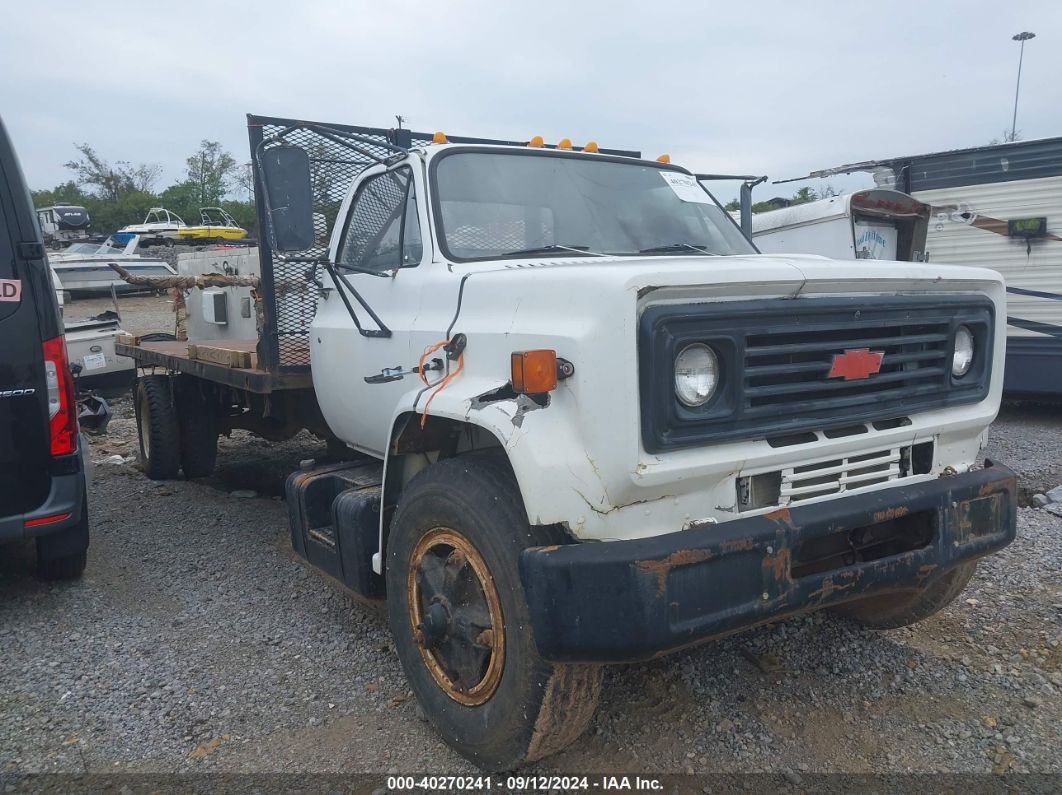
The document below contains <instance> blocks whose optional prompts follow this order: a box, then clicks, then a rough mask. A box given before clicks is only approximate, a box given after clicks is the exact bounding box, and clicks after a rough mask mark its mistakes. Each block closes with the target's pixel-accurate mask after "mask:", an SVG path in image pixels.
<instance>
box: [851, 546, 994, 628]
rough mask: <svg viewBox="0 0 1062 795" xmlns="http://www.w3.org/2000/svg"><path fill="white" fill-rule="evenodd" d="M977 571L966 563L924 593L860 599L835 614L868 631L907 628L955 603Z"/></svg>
mask: <svg viewBox="0 0 1062 795" xmlns="http://www.w3.org/2000/svg"><path fill="white" fill-rule="evenodd" d="M976 570H977V563H976V562H973V563H963V564H961V565H959V566H956V567H955V568H953V569H952V570H951V571H948V572H946V573H945V574H944V575H942V576H941V577H939V578H937V579H936V580H934V581H933V583H932V584H931V585H929V586H928V587H926V588H923V589H921V590H918V591H900V592H897V593H889V594H882V595H881V596H870V597H867V598H866V599H857V600H855V601H854V602H845V603H844V604H841V605H838V606H837V607H835V608H833V611H834V612H836V613H838V614H839V615H842V616H845V617H846V618H848V619H851V620H852V621H855V622H856V623H857V624H860V625H861V626H864V627H866V628H868V629H897V628H899V627H907V626H910V625H911V624H917V623H918V622H919V621H922V620H924V619H926V618H929V617H930V616H931V615H933V614H934V613H936V612H938V611H940V610H943V609H944V608H945V607H947V606H948V605H949V604H951V603H952V602H953V601H955V599H956V597H958V595H959V594H961V593H962V592H963V589H964V588H966V586H967V584H968V583H969V582H970V578H971V577H973V574H974V571H976Z"/></svg>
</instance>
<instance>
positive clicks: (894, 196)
mask: <svg viewBox="0 0 1062 795" xmlns="http://www.w3.org/2000/svg"><path fill="white" fill-rule="evenodd" d="M929 216H930V208H929V206H928V205H926V204H923V203H922V202H920V201H918V200H917V199H914V198H912V197H910V196H908V195H906V194H904V193H900V192H899V191H894V190H882V189H877V190H864V191H858V192H856V193H847V194H843V195H840V196H830V197H828V198H825V199H819V200H818V201H813V202H807V203H806V204H798V205H794V206H792V207H781V208H779V209H777V210H768V211H767V212H762V213H757V214H756V215H754V216H752V242H753V243H755V244H756V247H757V248H759V250H760V251H762V252H763V253H765V254H785V253H800V254H821V255H822V256H824V257H831V258H833V259H873V260H892V261H899V262H921V261H922V260H923V259H925V249H926V230H927V228H928V225H929Z"/></svg>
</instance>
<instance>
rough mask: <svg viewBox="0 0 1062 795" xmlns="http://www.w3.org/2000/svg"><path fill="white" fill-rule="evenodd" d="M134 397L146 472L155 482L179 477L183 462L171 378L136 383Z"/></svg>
mask: <svg viewBox="0 0 1062 795" xmlns="http://www.w3.org/2000/svg"><path fill="white" fill-rule="evenodd" d="M135 397H136V399H135V400H134V402H133V405H134V407H135V411H136V429H137V436H138V437H139V439H140V462H141V465H142V466H143V469H144V472H145V473H146V474H147V476H148V477H149V478H151V479H152V480H172V479H173V478H176V477H177V470H178V469H179V468H180V464H181V460H180V443H179V440H178V432H177V410H176V409H175V408H174V405H173V393H172V392H171V391H170V379H169V377H168V376H165V375H146V376H144V377H143V378H141V379H140V380H139V381H137V383H136V396H135Z"/></svg>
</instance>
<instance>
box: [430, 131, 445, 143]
mask: <svg viewBox="0 0 1062 795" xmlns="http://www.w3.org/2000/svg"><path fill="white" fill-rule="evenodd" d="M431 142H432V143H433V144H448V143H450V142H449V141H447V140H446V133H444V132H437V133H435V135H433V136H432V137H431Z"/></svg>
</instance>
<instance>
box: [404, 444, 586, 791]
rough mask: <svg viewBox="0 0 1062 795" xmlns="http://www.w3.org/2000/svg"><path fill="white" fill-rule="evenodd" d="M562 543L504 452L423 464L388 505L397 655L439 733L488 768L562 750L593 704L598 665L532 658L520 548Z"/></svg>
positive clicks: (583, 723)
mask: <svg viewBox="0 0 1062 795" xmlns="http://www.w3.org/2000/svg"><path fill="white" fill-rule="evenodd" d="M563 540H564V539H563V537H561V535H560V533H559V532H558V531H556V530H552V529H548V528H542V527H532V526H529V524H528V521H527V515H526V513H525V511H524V508H523V501H522V500H521V498H520V493H519V489H518V488H517V485H516V482H515V479H514V477H513V475H512V471H511V470H510V469H509V465H508V462H507V461H506V459H505V458H504V457H503V456H495V455H486V454H483V453H473V454H469V455H465V456H459V457H457V458H451V459H447V460H444V461H441V462H439V463H437V464H433V465H431V466H429V467H428V468H426V469H425V470H423V471H422V472H420V473H419V474H418V475H417V476H416V477H415V478H413V480H412V481H410V483H409V484H408V485H407V486H406V488H405V490H404V492H403V494H402V497H401V499H400V501H399V504H398V508H397V510H396V512H395V516H394V520H393V522H392V526H391V533H390V536H389V538H388V545H387V570H386V579H387V607H388V614H389V617H390V623H391V632H392V635H393V636H394V640H395V647H396V649H397V651H398V656H399V658H400V660H401V661H402V667H403V668H404V669H405V672H406V676H407V678H408V679H409V682H410V685H411V687H412V689H413V692H414V694H415V695H416V697H417V700H418V701H419V702H420V705H421V707H422V708H423V709H424V712H425V714H426V715H427V717H428V719H429V720H430V721H431V723H432V724H433V725H434V726H435V728H436V729H437V730H438V732H439V733H440V734H441V735H442V737H443V739H444V740H445V741H446V742H447V743H448V744H449V745H450V746H452V747H453V748H454V749H455V750H456V751H457V752H458V753H460V754H461V755H463V756H465V757H466V758H468V759H469V760H471V761H472V762H474V763H475V764H476V765H478V766H479V767H480V768H482V769H484V770H488V771H501V770H511V769H513V768H515V767H518V766H519V765H521V764H524V763H525V762H530V761H533V760H535V759H539V758H542V757H544V756H548V755H549V754H552V753H555V752H556V751H559V750H561V749H562V748H564V747H565V746H567V745H568V744H570V743H571V742H573V741H574V740H575V739H576V738H577V737H578V736H579V735H580V734H582V732H583V731H584V730H585V729H586V727H587V725H588V724H589V723H590V720H591V718H592V717H593V714H594V710H595V708H596V707H597V701H598V697H599V695H600V692H601V679H602V669H601V667H600V666H590V665H570V664H565V665H555V664H552V663H549V662H547V661H546V660H543V659H542V658H541V657H540V656H539V654H538V650H537V649H536V647H535V643H534V639H533V637H532V633H531V622H530V616H529V614H528V608H527V604H526V602H525V600H524V593H523V587H522V585H521V582H520V574H519V569H518V559H519V555H520V552H521V551H522V550H524V549H526V548H527V547H531V546H542V545H546V544H555V543H558V542H562V541H563ZM435 584H438V585H439V587H438V588H437V589H436V588H435ZM448 589H449V590H448ZM429 592H430V593H431V594H432V598H431V599H428V598H427V595H428V593H429ZM433 610H434V612H432V611H433ZM415 618H419V619H420V621H419V623H417V624H415V622H414V619H415ZM470 627H471V629H469V628H470ZM469 638H471V639H472V640H467V639H469ZM469 671H471V672H472V673H471V674H470V673H469ZM451 674H452V675H451Z"/></svg>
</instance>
